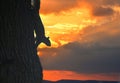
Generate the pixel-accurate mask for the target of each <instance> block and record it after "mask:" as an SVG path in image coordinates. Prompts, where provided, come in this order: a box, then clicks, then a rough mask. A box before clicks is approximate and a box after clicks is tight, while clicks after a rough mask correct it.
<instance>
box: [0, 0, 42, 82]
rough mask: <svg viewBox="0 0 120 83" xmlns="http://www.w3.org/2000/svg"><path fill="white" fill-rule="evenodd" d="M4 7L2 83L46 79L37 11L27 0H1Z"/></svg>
mask: <svg viewBox="0 0 120 83" xmlns="http://www.w3.org/2000/svg"><path fill="white" fill-rule="evenodd" d="M0 11H1V12H2V13H0V83H42V67H41V64H40V61H39V57H38V56H37V50H36V47H35V39H34V32H33V31H34V21H33V20H34V18H33V17H32V14H34V13H33V12H32V10H31V9H30V8H29V5H28V4H27V3H26V2H25V0H7V1H6V0H0ZM36 18H37V17H36Z"/></svg>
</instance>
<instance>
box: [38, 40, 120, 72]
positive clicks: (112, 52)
mask: <svg viewBox="0 0 120 83" xmlns="http://www.w3.org/2000/svg"><path fill="white" fill-rule="evenodd" d="M119 49H120V47H102V46H100V45H98V44H96V45H93V46H91V47H88V46H84V45H81V44H80V43H78V42H73V43H69V44H67V45H64V46H63V47H59V48H56V49H55V48H53V49H44V50H39V51H42V52H43V56H42V57H41V60H42V61H41V62H42V64H43V68H44V69H47V70H69V71H74V72H79V73H120V67H119V63H120V60H119V58H120V56H119V55H120V52H119ZM44 52H47V53H44Z"/></svg>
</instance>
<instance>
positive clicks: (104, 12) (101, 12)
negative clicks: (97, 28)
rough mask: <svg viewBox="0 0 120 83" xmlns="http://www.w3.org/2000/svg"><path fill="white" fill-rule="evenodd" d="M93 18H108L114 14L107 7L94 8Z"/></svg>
mask: <svg viewBox="0 0 120 83" xmlns="http://www.w3.org/2000/svg"><path fill="white" fill-rule="evenodd" d="M92 13H93V16H109V15H113V14H114V10H113V9H111V8H109V7H107V8H104V7H95V8H94V9H93V11H92Z"/></svg>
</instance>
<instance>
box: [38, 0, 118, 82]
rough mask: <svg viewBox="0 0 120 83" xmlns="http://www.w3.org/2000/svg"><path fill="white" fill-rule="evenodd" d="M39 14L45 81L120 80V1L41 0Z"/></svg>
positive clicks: (39, 51) (40, 47) (39, 50)
mask: <svg viewBox="0 0 120 83" xmlns="http://www.w3.org/2000/svg"><path fill="white" fill-rule="evenodd" d="M40 16H41V18H42V21H43V24H44V27H45V31H46V36H49V37H50V40H51V43H52V46H51V47H47V46H45V45H44V44H41V45H39V47H38V54H39V56H40V60H41V63H42V66H43V69H44V79H45V80H52V81H56V80H61V79H74V80H118V81H119V80H120V0H41V10H40Z"/></svg>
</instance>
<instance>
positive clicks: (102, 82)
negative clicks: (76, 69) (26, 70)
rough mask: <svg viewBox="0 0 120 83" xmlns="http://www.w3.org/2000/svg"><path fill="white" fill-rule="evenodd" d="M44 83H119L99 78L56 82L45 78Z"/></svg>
mask: <svg viewBox="0 0 120 83" xmlns="http://www.w3.org/2000/svg"><path fill="white" fill-rule="evenodd" d="M43 83H119V82H118V81H97V80H86V81H82V80H59V81H56V82H53V81H48V80H44V81H43Z"/></svg>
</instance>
